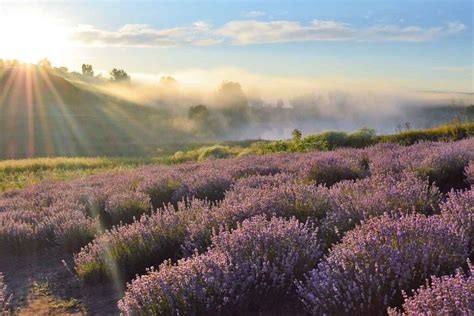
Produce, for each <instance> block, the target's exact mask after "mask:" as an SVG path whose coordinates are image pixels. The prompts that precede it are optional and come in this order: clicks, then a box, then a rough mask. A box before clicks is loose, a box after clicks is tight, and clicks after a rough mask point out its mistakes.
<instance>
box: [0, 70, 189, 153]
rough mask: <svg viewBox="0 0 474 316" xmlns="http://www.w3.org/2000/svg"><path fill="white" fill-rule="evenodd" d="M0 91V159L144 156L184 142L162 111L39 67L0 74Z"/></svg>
mask: <svg viewBox="0 0 474 316" xmlns="http://www.w3.org/2000/svg"><path fill="white" fill-rule="evenodd" d="M0 87H1V88H0V91H1V93H0V159H10V158H23V157H41V156H78V155H81V156H97V155H113V156H123V155H145V154H150V153H151V152H153V151H154V150H156V147H157V146H159V144H161V143H166V142H169V141H170V140H171V139H177V138H179V139H182V140H183V141H186V140H187V139H190V137H189V135H186V134H185V133H182V132H180V131H179V130H178V129H176V128H173V127H172V126H171V123H169V121H170V120H169V117H168V116H167V114H166V112H165V111H163V110H160V109H158V108H154V107H149V106H145V105H142V104H138V103H133V102H130V101H126V100H123V99H120V98H117V97H115V96H112V95H109V94H107V93H104V92H102V91H99V90H98V89H96V88H94V86H93V85H88V84H86V83H81V82H74V81H70V80H68V79H66V78H64V77H62V76H60V75H58V74H57V73H55V72H54V71H53V70H51V69H47V68H44V67H38V66H32V65H19V66H16V67H12V68H9V69H6V70H5V71H3V72H1V71H0Z"/></svg>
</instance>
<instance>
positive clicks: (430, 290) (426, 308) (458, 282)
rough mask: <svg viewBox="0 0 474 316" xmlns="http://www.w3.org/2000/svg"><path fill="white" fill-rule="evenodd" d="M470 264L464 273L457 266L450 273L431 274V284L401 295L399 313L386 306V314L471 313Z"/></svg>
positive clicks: (473, 280)
mask: <svg viewBox="0 0 474 316" xmlns="http://www.w3.org/2000/svg"><path fill="white" fill-rule="evenodd" d="M473 274H474V268H473V267H472V265H469V272H468V274H467V275H465V274H464V273H463V271H462V270H461V269H458V270H457V272H456V275H454V276H442V277H440V278H438V277H435V276H432V277H431V284H430V282H428V281H427V282H426V285H425V286H422V287H420V288H419V289H417V290H415V291H413V296H411V297H409V296H408V295H407V294H406V293H405V292H404V293H403V297H404V299H405V302H404V303H403V313H399V312H397V310H396V309H389V310H388V314H389V315H393V316H395V315H400V314H401V315H459V316H462V315H471V314H472V313H473V312H474V275H473Z"/></svg>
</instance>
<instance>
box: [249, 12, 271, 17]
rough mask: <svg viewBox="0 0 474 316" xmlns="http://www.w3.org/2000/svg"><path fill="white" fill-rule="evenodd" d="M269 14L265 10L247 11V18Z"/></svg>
mask: <svg viewBox="0 0 474 316" xmlns="http://www.w3.org/2000/svg"><path fill="white" fill-rule="evenodd" d="M265 15H267V12H264V11H249V12H247V13H245V17H246V18H258V17H262V16H265Z"/></svg>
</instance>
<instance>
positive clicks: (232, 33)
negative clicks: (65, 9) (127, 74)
mask: <svg viewBox="0 0 474 316" xmlns="http://www.w3.org/2000/svg"><path fill="white" fill-rule="evenodd" d="M252 12H254V13H255V12H257V11H252ZM249 13H250V12H249ZM260 13H262V12H260ZM465 29H466V26H465V25H464V24H462V23H460V22H450V23H446V24H443V25H440V26H436V27H419V26H399V25H374V26H371V27H354V26H351V25H349V24H346V23H342V22H338V21H331V20H314V21H312V22H310V23H307V24H302V23H300V22H295V21H288V20H278V21H257V20H241V21H230V22H227V23H225V24H224V25H222V26H220V27H212V26H210V25H209V24H207V23H205V22H200V21H199V22H195V23H194V24H192V25H191V26H185V27H174V28H153V27H151V26H149V25H143V24H127V25H124V26H123V27H121V28H120V29H118V30H115V31H110V30H103V29H98V28H96V27H94V26H91V25H81V26H79V27H77V28H75V29H74V30H73V32H72V35H71V37H72V39H73V40H74V41H75V42H79V43H80V44H82V45H86V46H121V47H160V46H161V47H166V46H178V45H192V46H210V45H217V44H220V43H223V42H230V43H232V44H237V45H250V44H264V43H287V42H312V41H400V42H421V41H430V40H434V39H437V38H440V37H444V36H449V35H454V34H458V33H461V32H463V31H464V30H465Z"/></svg>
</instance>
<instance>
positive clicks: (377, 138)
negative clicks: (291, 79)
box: [170, 122, 474, 163]
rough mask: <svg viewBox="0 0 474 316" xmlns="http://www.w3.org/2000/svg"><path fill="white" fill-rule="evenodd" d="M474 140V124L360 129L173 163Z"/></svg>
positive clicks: (192, 155)
mask: <svg viewBox="0 0 474 316" xmlns="http://www.w3.org/2000/svg"><path fill="white" fill-rule="evenodd" d="M472 136H474V122H467V123H463V124H461V123H460V122H454V123H453V124H446V125H441V126H437V127H433V128H429V129H420V130H406V131H401V132H399V133H395V134H387V135H376V133H375V131H374V130H372V129H370V128H361V129H360V130H357V131H355V132H352V133H347V132H343V131H324V132H320V133H316V134H310V135H307V136H305V137H302V138H299V139H287V140H277V141H249V142H245V143H244V142H241V143H235V144H224V143H221V144H219V145H207V144H206V145H205V146H202V147H194V148H192V149H190V150H188V151H178V152H176V153H175V154H174V155H173V156H171V158H170V160H171V162H176V163H177V162H184V161H203V160H207V159H219V158H229V157H236V156H237V157H238V156H244V155H252V154H253V155H264V154H271V153H287V152H308V151H327V150H334V149H337V148H344V147H350V148H364V147H368V146H372V145H375V144H378V143H387V142H393V143H398V144H400V145H412V144H414V143H417V142H420V141H454V140H459V139H463V138H467V137H472Z"/></svg>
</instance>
